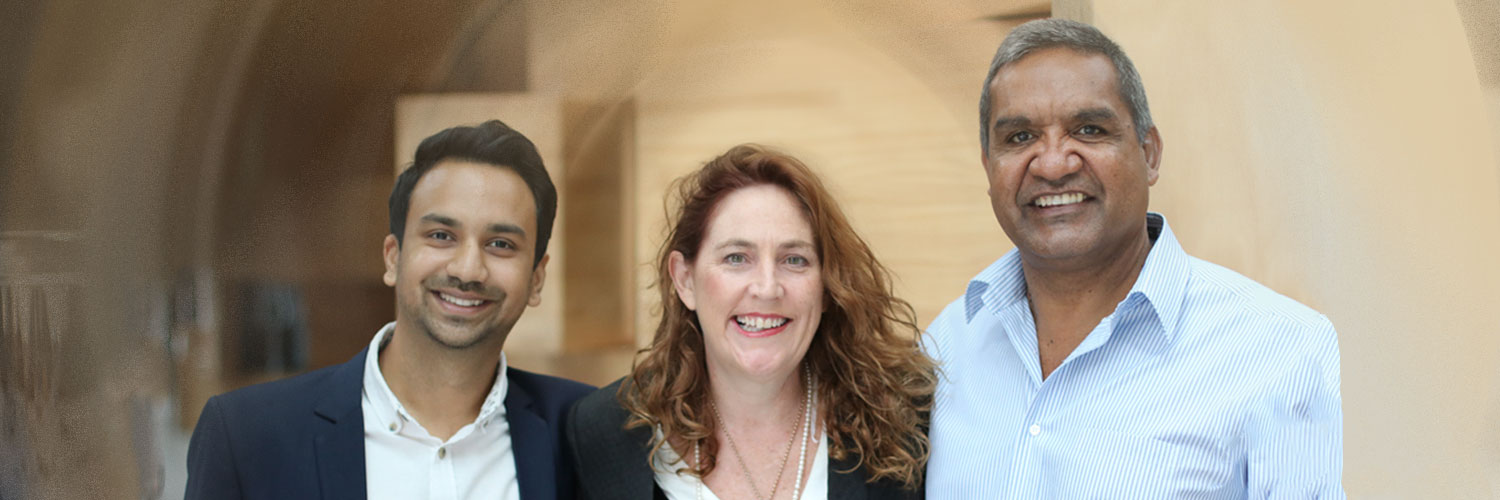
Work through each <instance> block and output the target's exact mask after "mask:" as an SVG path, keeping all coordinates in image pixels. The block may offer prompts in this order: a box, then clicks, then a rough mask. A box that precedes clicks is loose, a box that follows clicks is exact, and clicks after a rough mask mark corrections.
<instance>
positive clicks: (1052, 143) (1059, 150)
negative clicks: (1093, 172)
mask: <svg viewBox="0 0 1500 500" xmlns="http://www.w3.org/2000/svg"><path fill="white" fill-rule="evenodd" d="M1038 147H1040V148H1041V151H1038V152H1037V154H1036V156H1033V157H1032V158H1031V165H1029V166H1028V168H1027V171H1028V172H1030V173H1031V175H1034V176H1037V177H1039V178H1041V179H1043V180H1046V181H1049V182H1057V181H1062V180H1064V179H1067V178H1068V176H1070V175H1073V174H1074V173H1077V172H1078V171H1079V170H1082V169H1083V157H1082V156H1081V155H1079V153H1078V148H1077V143H1076V142H1074V141H1073V140H1072V139H1071V138H1069V137H1067V136H1066V135H1063V136H1061V137H1053V138H1049V139H1046V140H1042V141H1038Z"/></svg>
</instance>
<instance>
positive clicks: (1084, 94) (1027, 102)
mask: <svg viewBox="0 0 1500 500" xmlns="http://www.w3.org/2000/svg"><path fill="white" fill-rule="evenodd" d="M1118 83H1119V80H1118V78H1117V76H1116V75H1115V68H1114V65H1113V64H1112V63H1111V62H1110V60H1109V57H1108V56H1105V55H1104V54H1093V53H1087V52H1081V51H1078V50H1074V49H1071V48H1067V47H1049V48H1045V49H1041V50H1038V51H1035V52H1032V53H1030V54H1027V55H1026V56H1025V57H1022V58H1021V59H1019V60H1017V61H1015V62H1013V63H1011V64H1009V65H1006V66H1005V67H1002V68H1000V70H999V72H997V73H996V74H995V79H994V80H993V81H991V82H990V95H991V96H992V100H991V102H992V104H991V109H990V116H991V118H992V119H994V118H995V117H997V116H1001V115H1002V114H1011V113H1018V112H1024V113H1025V114H1028V115H1029V114H1035V113H1037V112H1046V111H1059V112H1069V111H1074V110H1077V109H1081V108H1084V107H1108V108H1112V109H1115V110H1116V111H1117V113H1116V114H1117V115H1119V116H1122V117H1128V116H1129V115H1128V110H1127V108H1126V106H1125V103H1124V101H1123V100H1121V99H1120V92H1119V85H1118Z"/></svg>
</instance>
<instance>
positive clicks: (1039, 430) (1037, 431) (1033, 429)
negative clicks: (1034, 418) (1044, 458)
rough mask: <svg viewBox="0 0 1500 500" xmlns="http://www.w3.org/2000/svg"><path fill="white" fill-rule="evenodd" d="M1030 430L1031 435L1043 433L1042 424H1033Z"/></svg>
mask: <svg viewBox="0 0 1500 500" xmlns="http://www.w3.org/2000/svg"><path fill="white" fill-rule="evenodd" d="M1030 431H1031V435H1033V436H1035V435H1037V434H1041V433H1042V426H1040V425H1036V424H1031V429H1030Z"/></svg>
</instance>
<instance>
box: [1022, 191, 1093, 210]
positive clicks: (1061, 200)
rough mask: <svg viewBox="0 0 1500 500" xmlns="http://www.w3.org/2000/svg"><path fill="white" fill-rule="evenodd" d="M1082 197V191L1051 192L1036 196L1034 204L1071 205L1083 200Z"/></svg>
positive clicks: (1042, 205) (1050, 205)
mask: <svg viewBox="0 0 1500 500" xmlns="http://www.w3.org/2000/svg"><path fill="white" fill-rule="evenodd" d="M1083 198H1084V196H1083V193H1067V194H1052V195H1047V196H1043V197H1041V198H1037V199H1036V201H1035V202H1034V203H1035V204H1036V206H1039V207H1042V208H1047V207H1055V206H1058V205H1071V204H1074V203H1079V202H1082V201H1083Z"/></svg>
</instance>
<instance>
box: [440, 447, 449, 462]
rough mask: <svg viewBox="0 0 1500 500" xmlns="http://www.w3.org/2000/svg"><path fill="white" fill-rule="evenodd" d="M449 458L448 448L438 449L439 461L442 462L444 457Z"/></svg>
mask: <svg viewBox="0 0 1500 500" xmlns="http://www.w3.org/2000/svg"><path fill="white" fill-rule="evenodd" d="M447 456H448V448H447V447H443V448H438V460H442V459H443V458H444V457H447Z"/></svg>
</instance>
